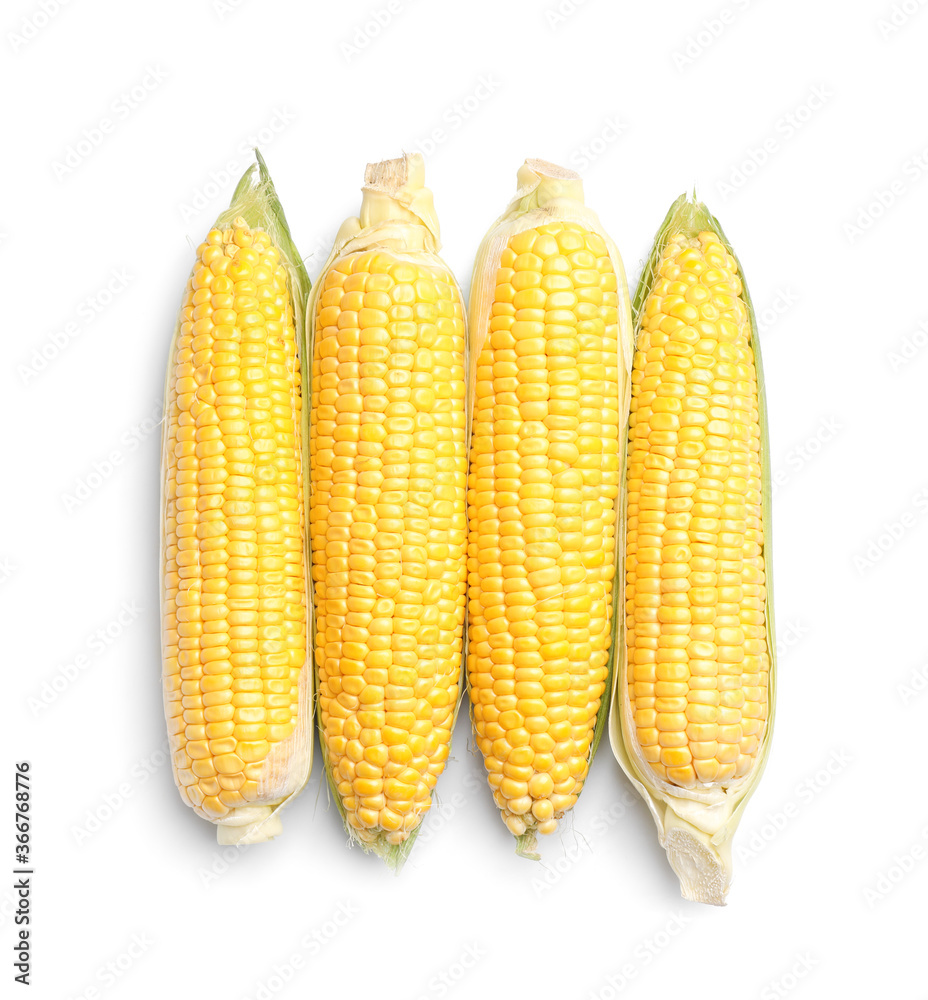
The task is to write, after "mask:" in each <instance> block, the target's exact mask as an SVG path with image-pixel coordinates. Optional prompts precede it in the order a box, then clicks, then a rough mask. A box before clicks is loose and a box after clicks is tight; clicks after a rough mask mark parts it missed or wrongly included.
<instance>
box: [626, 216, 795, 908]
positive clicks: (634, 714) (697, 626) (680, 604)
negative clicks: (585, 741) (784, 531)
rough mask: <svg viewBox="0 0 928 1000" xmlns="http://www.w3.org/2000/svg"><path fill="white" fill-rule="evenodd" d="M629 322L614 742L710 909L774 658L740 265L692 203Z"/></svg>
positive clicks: (725, 873) (751, 351)
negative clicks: (631, 345) (632, 341)
mask: <svg viewBox="0 0 928 1000" xmlns="http://www.w3.org/2000/svg"><path fill="white" fill-rule="evenodd" d="M634 316H635V329H636V338H637V344H636V347H637V350H636V354H635V363H634V371H633V375H632V380H633V399H632V406H631V416H630V423H629V445H628V454H627V478H626V497H625V500H626V510H625V516H626V525H627V539H626V546H627V548H626V561H625V575H626V579H625V594H626V606H625V615H624V617H623V620H622V626H621V641H620V642H619V651H620V661H619V669H618V670H617V671H616V674H615V678H614V684H613V696H612V710H611V717H610V727H609V731H610V738H611V742H612V747H613V750H614V752H615V755H616V757H617V758H618V760H619V763H620V764H621V765H622V768H623V769H624V771H625V773H626V774H627V775H628V777H629V779H630V780H631V782H632V783H633V784H634V786H635V787H636V789H637V790H638V791H639V792H640V794H641V795H642V797H643V798H644V799H645V801H646V802H647V804H648V806H649V808H650V809H651V813H652V815H653V817H654V820H655V823H656V824H657V829H658V835H659V837H660V842H661V844H662V846H663V847H664V848H665V849H666V851H667V856H668V859H669V861H670V864H671V866H672V867H673V869H674V871H675V872H676V873H677V875H678V876H679V878H680V885H681V890H682V893H683V895H684V897H685V898H687V899H692V900H696V901H699V902H707V903H714V904H719V905H720V904H723V903H724V901H725V897H726V894H727V892H728V889H729V886H730V883H731V874H732V872H731V869H732V863H731V840H732V837H733V835H734V833H735V830H736V828H737V825H738V822H739V821H740V819H741V814H742V812H743V811H744V807H745V805H746V804H747V800H748V798H749V797H750V795H751V793H752V792H753V791H754V789H755V788H756V786H757V782H758V781H759V780H760V776H761V774H762V772H763V769H764V765H765V763H766V760H767V755H768V753H769V749H770V740H771V735H772V729H773V714H774V704H775V697H774V695H775V678H776V674H775V661H776V656H775V654H776V649H775V643H774V630H773V604H772V599H771V579H770V526H771V518H770V469H769V445H768V441H767V413H766V406H765V397H764V381H763V370H762V367H761V358H760V345H759V343H758V341H757V324H756V321H755V318H754V310H753V307H752V305H751V299H750V296H749V294H748V291H747V287H746V285H745V284H744V280H743V275H742V274H741V268H740V264H739V263H738V260H737V257H736V256H735V254H734V251H733V250H732V248H731V245H730V244H729V243H728V241H727V239H726V238H725V235H724V233H723V232H722V229H721V226H719V224H718V222H717V221H716V220H715V219H714V218H713V216H712V215H711V214H710V213H709V211H708V209H707V208H706V207H705V205H703V204H702V203H701V202H697V201H695V200H693V199H689V198H687V197H686V196H681V197H680V198H679V199H677V201H676V202H674V204H673V205H672V206H671V209H670V211H669V213H668V215H667V218H666V219H665V221H664V223H663V225H662V226H661V228H660V230H659V231H658V233H657V237H656V239H655V243H654V247H653V249H652V251H651V255H650V257H649V259H648V261H647V263H646V265H645V268H644V272H643V274H642V276H641V280H640V282H639V285H638V290H637V293H636V295H635V300H634Z"/></svg>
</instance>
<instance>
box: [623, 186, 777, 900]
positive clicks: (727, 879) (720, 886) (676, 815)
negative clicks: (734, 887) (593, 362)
mask: <svg viewBox="0 0 928 1000" xmlns="http://www.w3.org/2000/svg"><path fill="white" fill-rule="evenodd" d="M704 230H711V231H712V232H714V233H716V234H717V235H718V237H719V240H720V242H721V243H722V244H723V246H724V247H725V248H726V250H728V252H729V253H730V254H731V255H732V256H733V257H734V259H735V261H736V262H737V264H738V271H739V274H740V276H741V282H742V286H743V293H742V297H743V299H744V302H745V304H746V306H747V309H748V316H749V320H750V324H751V346H752V348H753V352H754V364H755V369H756V372H757V389H758V413H759V423H760V438H761V440H760V460H761V478H762V510H763V517H764V526H763V531H764V555H765V573H766V593H767V598H766V605H765V609H764V612H765V619H766V628H767V646H768V652H769V657H770V672H769V675H768V716H767V724H766V726H765V728H764V736H763V740H762V742H761V746H760V748H759V751H758V757H757V761H756V763H755V765H754V768H753V769H752V771H751V774H750V775H749V776H748V777H747V779H745V780H744V781H743V782H742V783H741V784H740V785H737V786H732V788H731V790H730V791H729V792H723V791H721V790H718V793H717V794H716V795H714V796H711V795H708V794H707V795H705V796H703V797H702V801H700V800H699V798H698V797H695V796H692V795H685V794H674V793H673V792H670V791H668V788H666V787H665V788H661V787H659V786H658V785H657V784H656V783H655V779H654V777H653V775H652V774H651V773H649V772H647V771H646V770H645V769H644V768H642V767H641V766H639V762H638V759H637V757H636V756H635V754H634V753H633V752H632V750H631V741H632V740H633V739H634V736H633V734H632V733H630V732H629V727H628V726H627V725H626V719H625V715H624V710H623V703H624V690H625V676H626V667H627V662H626V643H625V637H624V618H623V624H622V625H621V641H620V642H619V643H618V647H619V662H618V667H617V670H616V672H615V677H614V681H613V693H612V706H611V711H610V720H609V735H610V741H611V743H612V749H613V752H614V753H615V756H616V758H617V760H618V761H619V764H620V765H621V766H622V769H623V770H624V771H625V773H626V775H627V776H628V778H629V780H630V781H631V782H632V784H633V785H634V786H635V788H636V789H637V790H638V792H639V794H640V795H641V796H642V798H644V800H645V802H646V803H647V804H648V807H649V808H650V810H651V814H652V816H653V818H654V821H655V823H656V825H657V829H658V836H659V838H660V842H661V845H662V846H663V847H664V848H665V849H666V851H667V855H668V859H669V860H670V864H671V866H672V867H673V869H674V871H675V872H676V873H677V875H678V877H679V878H680V885H681V891H682V894H683V896H684V898H686V899H692V900H694V901H696V902H704V903H712V904H715V905H724V903H725V897H726V895H727V893H728V889H729V887H730V884H731V877H732V862H731V842H732V838H733V836H734V834H735V831H736V829H737V826H738V823H739V822H740V820H741V816H742V814H743V812H744V809H745V806H746V805H747V802H748V799H749V798H750V796H751V794H752V793H753V791H754V789H755V788H756V787H757V783H758V781H759V780H760V778H761V775H762V774H763V771H764V768H765V766H766V763H767V758H768V755H769V752H770V745H771V740H772V736H773V724H774V715H775V707H776V639H775V631H774V614H773V573H772V552H773V548H772V537H773V536H772V517H771V481H770V444H769V434H768V417H767V405H766V391H765V384H764V371H763V363H762V360H761V347H760V342H759V339H758V335H757V319H756V315H755V312H754V306H753V303H752V301H751V296H750V293H749V291H748V286H747V282H746V280H745V276H744V269H743V268H742V266H741V261H740V260H739V259H738V256H737V254H736V253H735V251H734V249H733V248H732V246H731V243H730V242H729V240H728V238H727V237H726V236H725V233H724V231H723V229H722V227H721V226H720V225H719V222H718V220H717V219H716V218H715V217H714V216H713V215H712V213H711V212H710V211H709V209H708V208H707V207H706V206H705V205H704V204H703V203H702V202H700V201H697V200H696V197H695V193H694V194H693V195H692V196H688V195H686V194H682V195H680V197H679V198H677V200H676V201H675V202H674V203H673V204H672V205H671V206H670V211H669V212H668V213H667V216H666V217H665V219H664V221H663V223H662V224H661V226H660V228H659V229H658V231H657V235H656V236H655V239H654V245H653V247H652V249H651V252H650V254H649V255H648V259H647V260H646V261H645V265H644V268H643V270H642V273H641V278H640V280H639V282H638V287H637V290H636V292H635V297H634V300H633V303H632V309H633V313H634V321H635V330H636V331H637V330H638V328H639V321H640V318H641V312H642V310H643V309H644V306H645V303H646V302H647V299H648V295H649V294H650V291H651V287H652V286H653V284H654V279H655V276H656V275H657V272H658V267H659V265H660V260H661V257H662V255H663V252H664V249H665V248H666V246H667V243H668V242H669V239H670V237H671V236H672V235H674V234H677V233H682V234H683V235H684V236H688V237H692V236H696V235H698V233H700V232H702V231H704ZM623 507H624V503H623ZM623 515H624V510H623ZM680 791H681V792H682V791H683V790H682V789H681V790H680ZM713 799H714V801H713Z"/></svg>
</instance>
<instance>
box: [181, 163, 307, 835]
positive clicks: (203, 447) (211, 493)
mask: <svg viewBox="0 0 928 1000" xmlns="http://www.w3.org/2000/svg"><path fill="white" fill-rule="evenodd" d="M257 159H258V162H257V164H256V165H255V166H252V167H251V168H250V169H249V170H248V171H247V172H246V173H245V175H244V177H243V178H242V180H241V181H240V183H239V186H238V188H237V189H236V192H235V195H234V197H233V200H232V205H231V207H230V208H229V210H228V211H227V212H224V213H223V214H222V215H221V216H220V217H219V219H218V220H217V222H216V224H215V226H214V227H213V228H212V229H211V230H210V232H209V234H208V235H207V237H206V240H205V242H204V243H202V244H201V245H200V246H199V248H198V249H197V260H196V264H195V265H194V268H193V273H192V274H191V276H190V280H189V281H188V282H187V289H186V292H185V295H184V300H183V306H182V310H181V316H180V320H179V322H178V326H177V330H176V332H175V335H174V339H173V341H172V344H171V353H170V362H169V366H168V377H167V386H166V390H165V419H164V426H163V437H162V620H163V630H162V652H163V693H164V707H165V714H166V716H167V722H168V729H169V734H170V742H171V749H172V751H173V766H174V778H175V781H176V783H177V786H178V788H179V789H180V792H181V796H182V798H183V799H184V801H185V802H186V803H187V804H188V805H190V806H192V807H193V809H194V810H195V811H196V813H197V814H198V815H199V816H202V817H203V818H204V819H207V820H210V821H211V822H213V823H215V824H216V825H217V834H218V839H219V842H220V843H222V844H233V843H254V842H257V841H262V840H267V839H269V838H271V837H273V836H275V835H276V834H277V833H279V831H280V819H279V816H278V812H279V809H280V807H281V806H282V805H283V804H284V803H285V802H286V801H287V800H288V799H289V798H291V797H292V796H294V795H295V794H296V793H298V792H299V790H300V789H301V788H302V787H303V785H304V783H305V782H306V779H307V778H308V776H309V769H310V764H311V759H312V730H311V706H312V687H311V685H312V672H311V669H310V668H309V666H308V665H307V661H308V658H309V647H308V630H307V596H306V592H307V588H308V581H307V574H306V560H305V556H304V531H303V487H302V455H301V450H300V441H301V439H302V437H303V431H302V429H301V426H300V418H301V402H300V394H301V388H300V386H301V378H300V359H299V356H298V350H297V339H296V336H295V331H296V329H298V328H301V320H302V312H303V303H304V302H305V297H306V293H307V291H308V279H307V277H306V272H305V270H304V269H303V266H302V264H301V262H300V258H299V256H298V255H297V253H296V250H295V248H294V246H293V244H292V241H291V239H290V234H289V231H288V229H287V225H286V221H285V220H284V216H283V211H282V209H281V207H280V203H279V202H278V200H277V195H276V193H275V191H274V187H273V185H272V183H271V180H270V177H269V175H268V173H267V169H266V167H265V165H264V161H263V159H262V158H261V156H260V154H257Z"/></svg>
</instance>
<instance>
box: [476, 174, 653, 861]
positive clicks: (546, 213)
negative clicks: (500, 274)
mask: <svg viewBox="0 0 928 1000" xmlns="http://www.w3.org/2000/svg"><path fill="white" fill-rule="evenodd" d="M517 182H518V189H517V191H516V195H515V197H514V198H513V199H512V201H511V202H510V203H509V205H508V206H507V208H506V210H505V211H504V212H503V214H502V215H500V217H499V218H498V219H497V220H496V221H495V222H494V223H493V225H492V226H491V227H490V229H489V230H488V232H487V233H486V235H485V236H484V238H483V241H482V242H481V244H480V249H479V250H478V253H477V257H476V260H475V262H474V271H473V281H472V283H471V289H470V303H469V308H468V323H469V348H470V365H469V369H468V392H467V398H468V400H469V401H470V402H471V403H472V402H473V400H474V395H475V391H476V379H477V359H478V358H479V357H480V352H481V351H482V350H483V347H484V344H485V342H486V338H487V335H488V332H489V325H490V324H489V318H490V310H491V307H492V304H493V296H494V289H495V285H496V269H497V267H498V262H499V259H500V255H501V254H502V252H503V250H504V249H505V248H506V246H507V245H508V243H509V241H510V239H512V237H513V236H514V235H516V234H517V233H520V232H523V231H524V230H526V229H533V228H535V227H537V226H544V225H549V224H551V223H553V222H576V223H578V224H580V225H582V226H584V227H585V228H586V229H588V230H590V231H591V232H594V233H596V234H597V235H599V236H600V237H601V238H602V240H603V242H604V243H605V244H606V248H607V252H608V255H609V258H610V260H611V262H612V266H613V269H614V271H615V276H616V286H617V289H616V298H617V313H618V323H619V331H618V338H617V339H618V357H617V359H616V364H617V367H618V372H619V425H620V428H622V427H624V425H625V422H626V421H627V419H628V409H629V403H630V400H631V368H632V359H633V357H634V328H633V325H632V318H631V303H630V300H629V295H628V285H627V282H626V279H625V268H624V266H623V264H622V258H621V255H620V254H619V251H618V248H617V247H616V245H615V243H614V242H613V241H612V239H611V238H610V236H609V234H608V233H607V232H606V231H605V229H604V228H603V226H602V224H601V222H600V221H599V218H598V216H597V215H596V213H595V212H594V211H593V210H592V209H590V208H589V207H587V205H586V204H584V196H583V181H582V179H581V178H580V176H579V175H578V174H576V173H574V172H573V171H572V170H567V169H565V168H563V167H560V166H557V165H555V164H553V163H548V162H546V161H544V160H536V159H529V160H526V161H525V163H524V164H523V166H522V167H521V168H520V169H519V171H518V175H517ZM470 417H472V413H471V414H470ZM468 440H470V422H469V423H468ZM623 453H624V445H623V444H622V433H621V430H620V461H621V460H622V455H623ZM623 475H624V468H623V469H622V470H621V471H620V481H621V477H622V476H623ZM620 497H621V490H620ZM616 517H617V521H616V532H615V541H616V548H615V555H614V558H615V564H616V574H615V579H614V581H613V593H612V643H611V647H610V652H609V659H608V664H607V669H608V673H607V676H606V683H605V688H604V693H603V700H602V703H601V705H600V710H599V712H598V715H597V719H596V726H595V729H594V732H593V740H592V743H591V747H590V758H589V760H590V764H592V760H593V756H594V754H595V753H596V749H597V747H598V745H599V740H600V738H601V736H602V733H603V730H604V728H605V725H606V719H607V717H608V714H609V713H608V702H607V698H608V695H609V692H610V690H611V687H610V686H611V683H612V681H611V678H612V676H613V674H614V666H615V660H616V653H617V643H616V624H617V618H618V615H619V614H620V613H621V608H620V593H621V590H620V581H621V579H622V575H623V574H622V563H623V561H624V555H623V554H624V551H625V539H624V526H625V523H624V519H623V518H622V517H621V513H620V512H619V511H618V510H617V511H616ZM471 720H472V723H473V706H472V707H471ZM516 853H517V854H519V855H520V856H521V857H525V858H528V859H530V860H535V861H537V860H539V854H538V852H537V837H536V834H535V832H534V830H533V828H529V829H528V830H526V832H525V833H524V834H522V835H520V836H518V837H516Z"/></svg>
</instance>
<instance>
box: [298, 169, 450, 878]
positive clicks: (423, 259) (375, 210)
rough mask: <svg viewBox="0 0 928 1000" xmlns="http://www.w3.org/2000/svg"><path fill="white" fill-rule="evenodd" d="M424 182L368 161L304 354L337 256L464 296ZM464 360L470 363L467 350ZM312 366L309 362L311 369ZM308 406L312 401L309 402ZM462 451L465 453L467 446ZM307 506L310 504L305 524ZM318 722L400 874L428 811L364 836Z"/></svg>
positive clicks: (421, 175)
mask: <svg viewBox="0 0 928 1000" xmlns="http://www.w3.org/2000/svg"><path fill="white" fill-rule="evenodd" d="M424 182H425V166H424V161H423V159H422V156H421V154H419V153H413V154H406V155H405V156H403V157H401V158H399V159H394V160H384V161H382V162H380V163H370V164H368V166H367V170H366V172H365V182H364V187H363V188H362V192H363V197H362V202H361V209H360V212H359V215H358V216H354V217H351V218H348V219H346V220H345V222H344V223H342V225H341V227H340V228H339V230H338V233H337V234H336V237H335V243H334V246H333V247H332V251H331V253H330V254H329V256H328V258H327V259H326V261H325V263H324V264H323V266H322V269H321V271H320V274H319V278H318V279H317V281H316V284H315V286H314V290H313V293H312V294H311V296H310V299H309V302H308V304H307V309H306V324H305V337H306V340H305V342H306V351H305V355H306V357H307V358H312V357H313V356H314V355H313V352H314V348H315V315H316V303H317V300H318V297H319V295H320V294H321V293H322V291H323V290H324V287H325V275H326V274H327V273H328V271H329V270H330V268H331V267H332V266H333V264H335V262H336V261H337V260H339V259H340V258H342V257H344V256H346V255H347V254H352V253H359V252H364V251H371V250H379V251H383V252H384V253H387V254H389V255H390V256H391V257H392V258H394V259H395V260H397V261H400V262H408V263H411V264H416V265H420V266H422V265H424V266H429V267H437V268H441V269H442V270H443V271H445V272H446V273H447V276H448V279H449V281H450V282H451V283H452V284H453V285H454V287H455V288H456V290H457V294H458V296H459V297H460V298H461V300H462V301H463V296H462V295H461V290H460V287H459V286H458V284H457V282H456V281H455V280H454V277H453V275H452V273H451V270H450V268H449V267H448V265H447V264H446V263H445V261H444V260H442V258H441V257H440V256H439V254H438V251H439V250H440V248H441V241H440V235H439V225H438V216H437V214H436V212H435V206H434V203H433V199H432V192H431V191H430V190H429V189H428V188H427V187H425V186H424ZM465 345H466V337H465ZM465 352H466V347H465ZM464 363H465V366H466V363H467V359H466V353H465V359H464ZM311 370H312V368H311V365H310V372H311ZM465 371H466V367H465ZM305 385H306V393H307V400H308V399H309V396H310V393H311V379H309V380H307V381H306V383H305ZM308 410H309V406H308V405H307V411H308ZM466 441H467V437H466V433H465V437H464V439H463V441H462V448H465V449H466ZM464 454H466V450H465V452H464ZM307 479H308V477H307ZM308 511H309V507H308V505H307V523H308V517H309V514H308ZM463 662H464V661H463V654H462V658H461V661H460V663H459V664H458V671H459V676H458V678H457V679H456V681H455V683H457V684H458V685H459V695H458V699H457V701H456V703H455V707H454V712H453V717H452V723H451V728H452V730H453V728H454V721H455V720H456V718H457V713H458V711H459V709H460V704H461V699H460V671H461V669H462V667H463ZM317 688H318V677H317ZM317 698H318V691H317ZM318 722H319V745H320V747H321V749H322V757H323V761H324V764H325V774H326V779H327V783H328V788H329V793H330V795H331V797H332V799H333V800H334V802H335V805H336V808H337V809H338V812H339V815H340V816H341V818H342V822H343V824H344V827H345V831H346V833H347V834H348V837H349V842H350V843H351V844H357V845H359V846H360V847H361V848H362V849H363V850H364V851H366V852H370V853H373V854H375V855H377V856H378V857H380V858H381V859H382V860H383V861H384V862H385V863H386V864H387V866H388V867H389V868H390V869H392V870H393V871H394V872H396V873H399V871H400V870H401V869H402V867H403V865H404V864H405V863H406V861H407V859H408V857H409V854H410V852H411V851H412V848H413V845H414V844H415V841H416V837H417V836H418V833H419V831H420V830H421V829H422V822H423V821H424V818H425V816H426V815H427V812H423V814H422V817H423V818H422V820H420V822H419V824H418V825H417V826H416V827H414V828H413V829H412V830H411V831H410V832H409V834H408V835H407V837H406V839H405V840H403V841H402V842H401V843H399V844H391V843H390V841H389V840H388V839H387V835H386V834H385V832H384V831H380V832H378V834H377V835H376V837H375V838H374V839H373V840H364V839H362V838H361V837H359V836H358V832H357V831H356V830H355V829H354V827H352V826H351V824H350V823H349V822H348V817H347V814H346V811H345V808H344V805H343V803H342V799H341V796H340V795H339V793H338V788H337V784H336V781H335V779H334V775H333V763H332V760H331V757H330V755H329V752H328V749H327V744H326V739H325V732H324V726H323V720H322V713H321V711H320V712H319V720H318ZM433 798H434V793H433Z"/></svg>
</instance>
